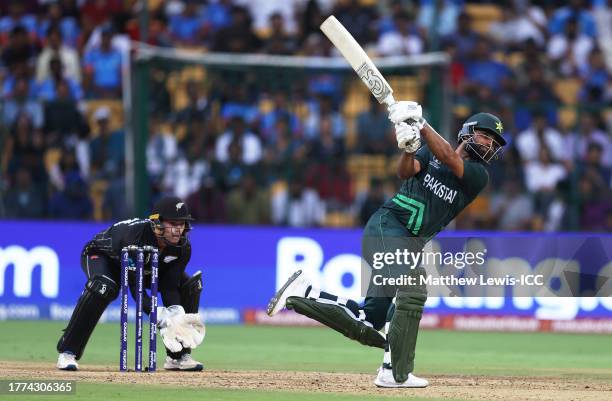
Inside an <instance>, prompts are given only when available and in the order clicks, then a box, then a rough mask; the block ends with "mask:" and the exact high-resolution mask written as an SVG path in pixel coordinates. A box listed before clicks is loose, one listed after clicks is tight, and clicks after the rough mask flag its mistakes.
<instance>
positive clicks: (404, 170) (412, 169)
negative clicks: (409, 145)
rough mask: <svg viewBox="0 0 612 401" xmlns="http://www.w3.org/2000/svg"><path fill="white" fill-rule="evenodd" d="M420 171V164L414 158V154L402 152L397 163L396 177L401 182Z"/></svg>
mask: <svg viewBox="0 0 612 401" xmlns="http://www.w3.org/2000/svg"><path fill="white" fill-rule="evenodd" d="M419 171H421V163H420V162H419V161H418V160H417V159H416V158H415V157H414V153H408V152H402V155H401V156H400V158H399V161H398V162H397V176H398V177H399V178H401V179H402V180H407V179H408V178H410V177H414V176H415V175H417V174H418V173H419Z"/></svg>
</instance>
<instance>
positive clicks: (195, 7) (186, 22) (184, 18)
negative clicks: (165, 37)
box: [169, 0, 204, 45]
mask: <svg viewBox="0 0 612 401" xmlns="http://www.w3.org/2000/svg"><path fill="white" fill-rule="evenodd" d="M184 3H185V8H184V9H183V12H182V13H180V14H177V15H171V16H170V18H169V22H170V23H169V26H170V33H171V35H172V39H173V41H174V42H175V43H176V44H177V45H196V44H200V43H201V42H202V40H203V38H204V19H203V18H202V16H201V15H200V14H201V13H200V2H199V1H198V0H187V1H185V2H184Z"/></svg>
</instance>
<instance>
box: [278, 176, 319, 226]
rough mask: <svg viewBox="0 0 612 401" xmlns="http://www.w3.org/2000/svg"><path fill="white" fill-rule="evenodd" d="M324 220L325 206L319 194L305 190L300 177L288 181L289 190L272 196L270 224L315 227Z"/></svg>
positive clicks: (308, 189)
mask: <svg viewBox="0 0 612 401" xmlns="http://www.w3.org/2000/svg"><path fill="white" fill-rule="evenodd" d="M324 220H325V204H324V203H323V202H322V201H321V200H320V199H319V194H317V192H316V191H315V190H313V189H311V188H305V187H304V182H303V180H302V178H301V177H298V176H296V177H294V178H293V179H292V180H290V181H289V188H288V189H285V190H282V191H278V192H277V193H275V194H274V195H273V196H272V222H273V223H274V224H275V225H283V226H289V227H316V226H320V225H321V224H323V221H324Z"/></svg>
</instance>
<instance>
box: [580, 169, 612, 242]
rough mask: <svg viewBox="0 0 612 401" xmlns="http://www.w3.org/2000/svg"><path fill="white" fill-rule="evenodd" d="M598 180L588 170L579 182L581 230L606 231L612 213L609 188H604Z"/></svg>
mask: <svg viewBox="0 0 612 401" xmlns="http://www.w3.org/2000/svg"><path fill="white" fill-rule="evenodd" d="M598 178H599V177H597V175H595V174H594V173H593V170H592V169H587V170H585V172H584V174H583V175H582V176H580V178H579V181H578V191H577V194H578V196H579V207H580V229H581V230H585V231H601V230H604V229H605V228H606V220H607V218H608V216H609V215H610V213H612V207H611V205H612V196H611V195H610V190H609V187H602V186H601V182H600V181H599V179H598Z"/></svg>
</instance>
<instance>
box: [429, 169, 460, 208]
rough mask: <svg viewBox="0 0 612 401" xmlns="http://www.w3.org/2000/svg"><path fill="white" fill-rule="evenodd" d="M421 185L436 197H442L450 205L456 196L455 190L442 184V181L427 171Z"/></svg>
mask: <svg viewBox="0 0 612 401" xmlns="http://www.w3.org/2000/svg"><path fill="white" fill-rule="evenodd" d="M423 185H424V186H425V188H427V189H429V190H430V191H431V192H433V194H434V195H436V196H437V197H438V198H440V199H442V200H443V201H445V202H448V203H450V204H451V205H452V204H453V202H454V201H455V198H456V197H457V190H456V189H452V188H449V187H447V186H446V185H444V184H442V182H440V181H438V180H437V179H436V178H435V177H434V176H432V175H430V174H429V173H427V174H426V175H425V180H424V183H423Z"/></svg>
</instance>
